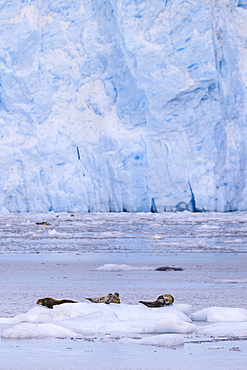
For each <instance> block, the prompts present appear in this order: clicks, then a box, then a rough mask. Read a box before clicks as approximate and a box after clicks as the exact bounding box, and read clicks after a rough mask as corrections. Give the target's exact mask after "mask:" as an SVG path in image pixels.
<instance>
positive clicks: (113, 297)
mask: <svg viewBox="0 0 247 370" xmlns="http://www.w3.org/2000/svg"><path fill="white" fill-rule="evenodd" d="M86 299H87V300H88V301H90V302H93V303H106V304H110V303H120V297H119V293H117V292H116V293H114V294H112V293H109V294H107V295H106V296H103V297H95V298H86Z"/></svg>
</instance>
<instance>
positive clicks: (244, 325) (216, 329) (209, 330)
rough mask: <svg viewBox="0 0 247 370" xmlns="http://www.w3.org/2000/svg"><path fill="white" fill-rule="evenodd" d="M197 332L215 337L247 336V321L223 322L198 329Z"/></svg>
mask: <svg viewBox="0 0 247 370" xmlns="http://www.w3.org/2000/svg"><path fill="white" fill-rule="evenodd" d="M196 334H199V335H210V336H214V337H218V336H226V337H247V322H234V323H232V322H230V323H226V322H221V323H215V324H211V325H207V326H204V327H199V328H197V329H196Z"/></svg>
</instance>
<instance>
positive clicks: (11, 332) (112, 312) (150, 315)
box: [0, 303, 197, 338]
mask: <svg viewBox="0 0 247 370" xmlns="http://www.w3.org/2000/svg"><path fill="white" fill-rule="evenodd" d="M185 306H186V305H185ZM186 310H188V307H184V305H181V306H180V305H178V307H175V306H169V307H161V308H158V309H149V308H147V307H145V306H142V305H127V304H121V305H104V304H92V303H74V304H69V303H67V304H62V305H59V306H54V309H53V310H51V309H48V308H46V307H36V308H33V309H31V310H29V311H28V312H27V313H25V314H21V315H18V316H16V317H14V318H13V319H2V321H0V323H1V324H6V325H12V327H10V328H7V329H5V330H4V331H3V332H2V337H4V338H40V337H46V336H48V337H72V336H77V337H84V336H86V335H88V334H94V335H96V334H99V333H100V334H104V335H108V334H109V333H115V334H116V335H118V336H120V337H122V336H126V334H133V333H135V334H152V333H154V334H158V333H160V334H167V333H179V334H186V333H191V332H193V331H195V330H196V328H197V326H196V325H194V324H193V323H191V319H190V318H189V317H188V315H187V314H186V313H184V312H183V311H186Z"/></svg>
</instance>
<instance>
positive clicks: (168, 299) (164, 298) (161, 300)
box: [139, 294, 174, 308]
mask: <svg viewBox="0 0 247 370" xmlns="http://www.w3.org/2000/svg"><path fill="white" fill-rule="evenodd" d="M139 302H140V303H142V304H144V305H145V306H147V307H150V308H155V307H164V306H168V305H170V304H172V303H173V302H174V298H173V296H172V295H171V294H162V295H160V296H159V297H158V298H157V299H156V300H155V301H151V302H147V301H139Z"/></svg>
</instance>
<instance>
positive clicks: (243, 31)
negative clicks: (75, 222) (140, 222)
mask: <svg viewBox="0 0 247 370" xmlns="http://www.w3.org/2000/svg"><path fill="white" fill-rule="evenodd" d="M1 8H2V9H1V13H0V104H1V115H0V171H1V172H0V212H2V213H7V212H47V211H56V212H61V211H65V212H109V211H110V212H122V211H127V212H150V211H152V212H163V211H183V210H189V211H219V212H228V211H237V210H240V211H241V210H245V211H246V210H247V163H246V160H247V150H246V149H247V148H246V138H247V129H246V123H247V93H246V92H247V0H203V1H199V0H155V1H150V0H105V1H104V0H70V1H67V0H46V1H42V0H22V1H15V0H4V1H3V3H2V5H1Z"/></svg>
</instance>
